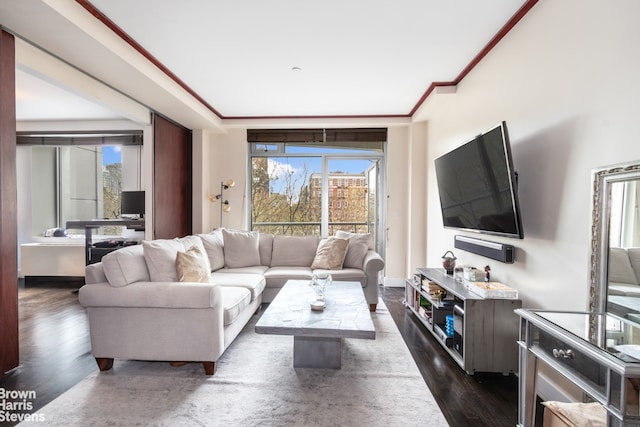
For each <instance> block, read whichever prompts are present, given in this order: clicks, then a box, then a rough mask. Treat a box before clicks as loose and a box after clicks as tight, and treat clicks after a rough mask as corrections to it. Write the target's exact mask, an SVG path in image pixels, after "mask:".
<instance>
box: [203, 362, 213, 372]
mask: <svg viewBox="0 0 640 427" xmlns="http://www.w3.org/2000/svg"><path fill="white" fill-rule="evenodd" d="M202 366H203V367H204V373H205V375H213V374H215V373H216V362H202Z"/></svg>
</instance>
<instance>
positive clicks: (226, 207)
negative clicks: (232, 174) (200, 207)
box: [209, 179, 236, 227]
mask: <svg viewBox="0 0 640 427" xmlns="http://www.w3.org/2000/svg"><path fill="white" fill-rule="evenodd" d="M235 185H236V183H235V182H234V181H233V180H232V179H228V180H227V181H226V182H221V183H220V194H215V195H214V194H209V201H210V202H212V203H213V202H215V201H216V200H220V227H222V213H223V212H230V211H231V204H230V203H229V201H228V200H226V199H224V198H223V195H224V190H228V189H229V188H232V187H234V186H235Z"/></svg>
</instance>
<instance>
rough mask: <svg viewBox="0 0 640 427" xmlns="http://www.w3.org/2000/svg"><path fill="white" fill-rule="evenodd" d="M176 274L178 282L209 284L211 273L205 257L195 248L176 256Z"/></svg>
mask: <svg viewBox="0 0 640 427" xmlns="http://www.w3.org/2000/svg"><path fill="white" fill-rule="evenodd" d="M176 273H178V280H179V281H180V282H197V283H209V281H210V280H211V271H210V270H209V265H208V263H207V255H206V254H203V253H202V252H201V251H200V249H198V248H197V247H196V246H192V247H190V248H189V249H187V251H186V252H178V253H177V254H176Z"/></svg>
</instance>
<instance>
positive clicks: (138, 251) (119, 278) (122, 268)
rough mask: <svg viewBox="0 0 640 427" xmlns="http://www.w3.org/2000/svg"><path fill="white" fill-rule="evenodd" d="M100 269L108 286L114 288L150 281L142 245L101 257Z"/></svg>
mask: <svg viewBox="0 0 640 427" xmlns="http://www.w3.org/2000/svg"><path fill="white" fill-rule="evenodd" d="M102 269H103V271H104V275H105V276H106V278H107V280H108V281H109V284H110V285H111V286H115V287H120V286H126V285H128V284H130V283H133V282H148V281H149V280H150V278H149V270H147V263H146V262H145V259H144V250H143V248H142V245H135V246H127V247H125V248H122V249H118V250H116V251H113V252H109V253H108V254H106V255H105V256H103V257H102Z"/></svg>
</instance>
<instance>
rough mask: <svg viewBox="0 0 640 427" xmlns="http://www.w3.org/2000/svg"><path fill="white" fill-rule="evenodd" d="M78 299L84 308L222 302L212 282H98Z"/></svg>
mask: <svg viewBox="0 0 640 427" xmlns="http://www.w3.org/2000/svg"><path fill="white" fill-rule="evenodd" d="M247 292H248V291H247ZM78 296H79V302H80V304H81V305H82V306H83V307H132V308H142V307H144V308H180V309H187V308H211V307H215V306H216V305H218V304H220V300H221V296H220V291H219V290H218V287H217V286H214V285H212V284H210V283H178V282H154V283H151V282H135V283H131V284H130V285H129V286H123V287H120V288H116V287H113V286H111V285H109V284H107V283H95V284H91V285H84V286H83V287H81V288H80V292H79V295H78Z"/></svg>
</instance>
